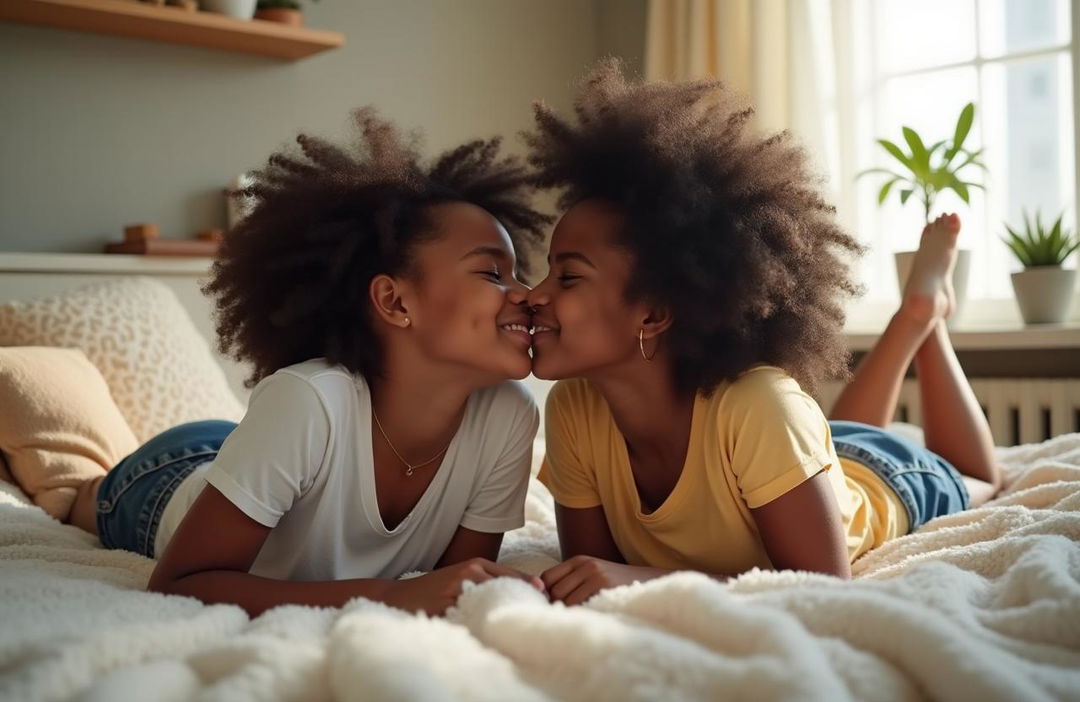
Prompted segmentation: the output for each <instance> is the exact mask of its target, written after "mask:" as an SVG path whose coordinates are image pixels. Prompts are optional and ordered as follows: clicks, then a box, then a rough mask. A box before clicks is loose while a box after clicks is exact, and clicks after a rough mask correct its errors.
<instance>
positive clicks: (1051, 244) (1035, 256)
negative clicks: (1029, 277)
mask: <svg viewBox="0 0 1080 702" xmlns="http://www.w3.org/2000/svg"><path fill="white" fill-rule="evenodd" d="M1023 215H1024V231H1023V234H1017V233H1016V232H1015V231H1013V230H1012V228H1010V227H1009V225H1008V223H1006V224H1005V231H1007V232H1008V233H1009V235H1008V236H1003V237H1001V240H1002V241H1004V242H1005V243H1006V244H1007V245H1008V247H1009V249H1011V250H1012V252H1013V253H1014V254H1016V258H1017V259H1019V261H1020V263H1021V265H1023V266H1024V268H1034V267H1036V266H1060V265H1061V264H1062V263H1064V262H1065V259H1067V258H1068V257H1069V254H1071V253H1072V252H1073V251H1076V250H1077V249H1078V248H1080V238H1078V237H1075V236H1073V234H1072V233H1071V232H1069V231H1068V230H1066V229H1062V227H1061V219H1062V217H1064V216H1065V215H1064V214H1061V215H1058V218H1057V220H1056V221H1055V222H1054V226H1052V227H1050V229H1047V228H1046V227H1045V226H1044V225H1043V223H1042V215H1040V214H1039V212H1038V210H1036V212H1035V222H1034V223H1032V221H1031V220H1030V219H1029V218H1028V214H1027V212H1024V213H1023Z"/></svg>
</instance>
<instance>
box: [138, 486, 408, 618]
mask: <svg viewBox="0 0 1080 702" xmlns="http://www.w3.org/2000/svg"><path fill="white" fill-rule="evenodd" d="M270 530H271V529H270V527H267V526H263V525H262V524H260V523H259V522H257V521H255V520H254V519H252V518H251V517H249V516H247V515H246V514H244V512H242V511H241V510H240V509H239V508H238V507H237V506H236V505H234V504H233V503H232V502H230V501H229V499H228V498H226V497H225V496H224V495H222V494H221V492H219V491H218V490H217V488H215V487H214V486H212V485H207V486H206V488H205V489H203V491H202V493H201V494H200V495H199V497H198V498H197V499H196V500H195V503H194V504H192V506H191V509H190V510H189V511H188V513H187V515H185V517H184V519H183V521H182V522H181V523H180V526H179V527H178V528H177V530H176V534H174V535H173V538H172V540H171V541H170V542H169V546H168V547H167V548H166V549H165V553H164V554H162V555H161V557H160V559H159V561H158V564H157V567H156V568H154V572H153V574H152V575H151V576H150V582H149V584H148V585H147V589H148V590H151V591H154V592H161V593H165V594H170V595H188V596H190V597H195V598H198V599H200V600H202V601H203V602H206V603H227V604H236V605H240V606H241V607H243V608H244V609H245V610H247V612H248V614H250V615H252V616H257V615H258V614H261V613H262V612H263V611H265V610H267V609H270V608H271V607H275V606H277V605H280V604H285V603H294V604H306V605H313V606H324V607H340V606H341V605H343V604H345V602H347V601H348V600H350V599H352V598H353V597H361V596H362V597H368V598H370V599H376V600H383V599H385V597H386V595H387V592H388V589H389V588H390V586H391V584H392V581H387V580H376V579H362V580H338V581H327V582H293V581H286V580H274V579H271V578H263V577H260V576H257V575H251V574H250V573H248V570H249V569H250V568H251V564H252V563H254V562H255V557H256V556H258V554H259V550H260V549H261V548H262V545H263V543H264V542H265V541H266V537H267V536H268V535H269V534H270Z"/></svg>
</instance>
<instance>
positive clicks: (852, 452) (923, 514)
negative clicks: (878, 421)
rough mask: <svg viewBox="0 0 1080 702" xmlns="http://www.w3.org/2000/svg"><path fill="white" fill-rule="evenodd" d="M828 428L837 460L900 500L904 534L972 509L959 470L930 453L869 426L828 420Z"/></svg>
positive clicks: (897, 436)
mask: <svg viewBox="0 0 1080 702" xmlns="http://www.w3.org/2000/svg"><path fill="white" fill-rule="evenodd" d="M829 427H830V429H831V430H832V438H833V444H834V445H835V446H836V455H837V456H839V457H840V458H847V459H850V460H853V461H856V462H857V463H859V464H861V465H864V466H866V467H867V468H869V469H870V470H872V471H874V473H876V474H877V475H878V476H879V477H880V478H881V479H882V480H883V481H885V484H886V485H888V486H889V487H890V488H892V490H893V492H895V493H896V494H897V495H898V496H899V497H900V501H901V502H902V503H903V504H904V507H905V508H906V509H907V515H908V524H909V525H910V526H909V527H908V531H909V532H912V531H915V530H916V529H917V528H919V527H920V526H922V525H923V524H926V523H927V522H928V521H930V520H931V519H933V518H934V517H940V516H942V515H945V514H952V513H953V512H960V511H962V510H965V509H967V508H968V507H970V506H971V498H970V497H969V495H968V491H967V487H965V486H964V480H963V478H962V477H961V475H960V471H958V470H956V468H954V467H953V466H952V464H951V463H949V462H948V461H946V460H945V459H944V458H942V457H941V456H939V455H937V454H936V453H934V452H933V451H930V450H929V449H926V448H923V447H922V446H919V445H918V444H915V443H913V442H911V441H909V440H907V439H905V438H904V437H902V436H899V435H897V434H893V433H890V432H888V431H886V430H884V429H882V428H881V427H875V426H871V425H869V424H861V423H859V422H846V421H830V422H829Z"/></svg>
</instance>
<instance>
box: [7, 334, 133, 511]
mask: <svg viewBox="0 0 1080 702" xmlns="http://www.w3.org/2000/svg"><path fill="white" fill-rule="evenodd" d="M138 445H139V442H138V441H137V440H136V439H135V435H134V434H132V433H131V429H130V428H129V427H128V425H127V422H125V421H124V418H123V416H121V414H120V410H118V409H117V408H116V404H115V403H114V402H113V400H112V397H110V396H109V388H108V386H106V385H105V379H104V378H102V377H101V373H99V372H98V370H97V368H95V367H94V364H92V363H90V361H89V360H88V359H87V358H86V356H85V354H83V352H82V351H80V350H78V349H59V348H45V347H37V346H29V347H25V346H22V347H11V348H0V452H2V453H3V457H4V461H5V462H6V463H7V468H8V470H9V472H10V477H12V478H14V482H15V483H16V484H18V486H19V487H21V488H22V490H23V492H25V493H26V494H27V495H29V496H30V498H31V499H32V500H33V501H34V503H35V504H37V505H39V506H40V507H41V508H42V509H44V510H45V511H46V512H48V513H49V514H51V515H52V516H54V517H56V518H57V519H59V520H61V521H66V520H67V517H68V513H69V512H70V511H71V504H72V502H73V501H74V499H75V491H76V489H77V488H78V486H79V485H80V484H82V483H83V482H85V481H87V480H90V479H92V478H96V477H98V476H99V475H104V474H105V472H106V471H108V470H109V469H110V468H112V467H113V466H114V465H116V464H117V463H118V462H119V461H120V459H122V458H123V457H124V456H127V455H128V454H129V453H131V452H132V451H134V450H135V449H136V448H138Z"/></svg>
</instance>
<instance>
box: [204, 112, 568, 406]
mask: <svg viewBox="0 0 1080 702" xmlns="http://www.w3.org/2000/svg"><path fill="white" fill-rule="evenodd" d="M354 119H355V123H356V126H357V127H358V128H359V138H357V139H356V142H355V144H353V145H352V148H341V147H338V146H335V145H333V144H330V143H328V142H326V141H323V140H321V139H317V138H314V137H310V136H307V135H304V134H301V135H299V136H298V137H297V138H296V141H297V142H298V143H299V145H300V152H299V153H295V154H293V153H289V152H288V151H284V150H283V151H280V152H278V153H275V154H274V155H272V156H271V157H270V159H269V162H268V164H267V165H266V167H264V168H262V169H260V170H258V171H255V172H254V174H253V176H254V181H255V182H254V184H253V185H251V186H250V187H248V188H246V189H244V190H242V191H240V192H239V193H238V197H241V198H246V199H247V201H248V202H249V203H250V204H251V205H252V209H251V211H250V212H249V214H248V215H247V216H246V217H244V219H242V220H241V221H240V223H239V224H238V225H237V226H236V227H235V228H234V229H233V230H231V231H230V232H228V233H227V234H226V236H225V238H224V241H223V242H222V246H221V249H220V251H219V253H218V257H217V260H216V261H215V263H214V265H213V268H212V271H211V278H210V280H209V282H208V283H207V284H206V285H205V286H204V287H203V292H204V293H206V294H207V295H209V296H211V297H213V298H214V302H215V305H216V326H217V334H218V348H219V349H220V350H221V352H222V353H226V354H230V355H231V356H232V357H233V358H235V359H237V360H242V361H248V362H250V363H251V364H252V365H253V371H252V374H251V375H250V376H249V377H248V379H247V381H246V384H247V386H248V387H251V386H253V385H255V384H256V383H257V382H258V381H259V380H261V379H262V378H264V377H266V376H267V375H269V374H271V373H273V372H274V371H276V370H278V369H279V368H283V367H285V366H288V365H291V364H293V363H299V362H301V361H305V360H307V359H310V358H316V357H325V358H327V359H328V360H329V361H330V362H331V363H340V364H342V365H344V366H345V367H346V368H348V369H349V370H350V371H351V372H355V373H360V374H362V375H363V376H364V377H367V378H372V377H378V376H379V375H380V372H381V370H382V351H381V346H380V344H379V340H378V339H377V337H376V334H375V328H374V326H373V324H372V320H371V318H370V316H369V315H368V314H366V313H365V311H366V310H368V309H369V302H368V287H369V285H370V282H371V280H372V278H374V277H375V276H376V275H377V274H380V273H385V274H388V275H398V274H403V273H409V272H411V269H410V259H411V253H412V252H413V250H414V248H415V247H416V246H417V245H418V244H419V243H421V242H422V241H424V240H425V239H427V238H430V237H431V236H433V224H434V223H433V222H432V221H431V220H430V217H429V210H430V208H431V206H433V205H436V204H440V203H445V202H467V203H471V204H474V205H477V206H478V207H481V208H483V209H484V210H486V211H487V212H489V213H491V215H492V216H494V217H495V218H496V219H497V220H498V221H499V222H500V223H501V224H502V225H503V226H504V227H505V228H506V230H507V231H508V233H509V234H510V238H511V240H512V242H513V245H514V247H515V249H516V250H517V253H518V261H519V272H520V273H522V274H525V273H527V272H528V253H529V251H530V250H531V249H533V248H535V247H536V246H537V245H538V244H539V243H540V242H541V241H542V238H543V234H544V230H545V228H546V227H547V226H548V225H549V224H550V223H551V218H550V217H549V216H547V215H543V214H540V213H539V212H537V211H536V210H534V209H533V208H532V207H531V206H530V204H529V202H530V198H531V196H532V195H533V193H534V192H535V190H534V188H533V187H532V185H531V181H530V175H529V173H528V169H527V168H526V167H525V165H524V164H523V163H521V162H520V161H519V160H517V159H514V158H509V157H508V158H500V157H499V153H498V151H499V143H500V142H499V139H490V140H486V141H485V140H476V141H471V142H468V143H466V144H463V145H462V146H459V147H458V148H456V149H453V150H451V151H448V152H446V153H445V154H443V155H442V156H441V157H439V158H438V159H436V160H435V161H434V163H433V164H432V165H430V167H423V166H421V165H420V163H419V156H418V154H417V151H416V147H415V143H416V141H417V138H416V137H412V138H410V139H404V138H402V137H401V135H400V134H399V132H398V130H396V129H395V128H394V127H393V126H392V125H391V124H390V123H388V122H386V121H384V120H382V119H380V118H378V117H377V116H376V114H375V112H374V110H372V109H371V108H362V109H359V110H357V111H356V112H355V113H354Z"/></svg>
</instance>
